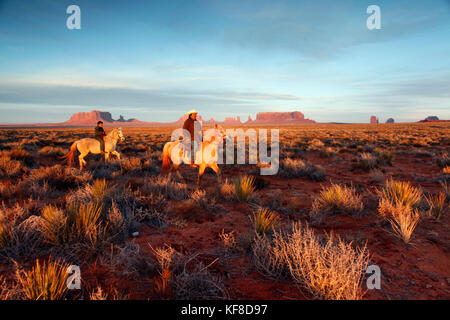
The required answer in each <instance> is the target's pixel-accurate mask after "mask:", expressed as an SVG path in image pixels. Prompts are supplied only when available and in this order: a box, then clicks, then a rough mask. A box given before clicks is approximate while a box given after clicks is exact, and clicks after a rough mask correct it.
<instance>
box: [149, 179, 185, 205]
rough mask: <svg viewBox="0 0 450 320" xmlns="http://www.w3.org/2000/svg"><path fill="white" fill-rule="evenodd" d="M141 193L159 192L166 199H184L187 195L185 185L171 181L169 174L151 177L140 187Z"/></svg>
mask: <svg viewBox="0 0 450 320" xmlns="http://www.w3.org/2000/svg"><path fill="white" fill-rule="evenodd" d="M141 191H142V193H143V194H150V193H159V194H162V195H164V197H165V198H166V200H178V201H179V200H184V199H186V198H187V197H188V196H189V193H188V190H187V185H186V184H184V183H179V182H175V181H173V180H172V179H171V178H170V177H169V176H165V177H161V176H157V177H151V178H150V179H149V180H148V181H147V182H146V183H145V184H144V186H143V187H142V188H141Z"/></svg>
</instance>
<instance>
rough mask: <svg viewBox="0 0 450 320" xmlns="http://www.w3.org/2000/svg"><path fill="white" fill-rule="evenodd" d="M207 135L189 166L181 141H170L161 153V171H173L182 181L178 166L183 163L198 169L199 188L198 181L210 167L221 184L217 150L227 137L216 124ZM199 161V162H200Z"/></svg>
mask: <svg viewBox="0 0 450 320" xmlns="http://www.w3.org/2000/svg"><path fill="white" fill-rule="evenodd" d="M209 133H210V134H209V135H206V136H205V137H204V140H203V142H202V144H201V146H200V148H198V150H197V152H196V154H195V159H196V161H195V164H192V165H191V161H190V159H189V157H187V155H186V153H185V152H184V149H185V145H184V142H183V141H170V142H167V143H166V144H165V145H164V149H163V153H162V171H163V172H164V173H167V172H169V173H171V172H173V171H175V172H176V173H177V174H178V177H179V178H180V179H181V180H182V179H183V177H182V176H181V174H180V172H179V171H178V167H179V166H180V164H182V163H185V164H189V165H191V166H193V167H199V169H198V179H197V186H200V181H201V179H202V176H203V173H204V172H205V169H206V168H207V167H210V168H211V169H213V170H214V172H215V173H216V174H217V179H218V181H219V183H222V173H221V172H220V169H219V167H218V166H217V160H218V152H217V148H218V146H219V143H220V144H222V143H223V140H224V139H227V135H226V133H225V131H224V130H223V128H222V127H220V128H219V127H218V126H217V124H216V126H215V128H214V129H213V131H209ZM200 159H201V161H200ZM170 162H172V167H171V168H170V171H169V166H170Z"/></svg>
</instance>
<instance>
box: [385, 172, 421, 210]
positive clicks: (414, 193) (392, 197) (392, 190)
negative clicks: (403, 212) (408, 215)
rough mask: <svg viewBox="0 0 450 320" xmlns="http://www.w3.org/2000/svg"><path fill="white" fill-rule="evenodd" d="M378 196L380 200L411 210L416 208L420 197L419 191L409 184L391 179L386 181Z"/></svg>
mask: <svg viewBox="0 0 450 320" xmlns="http://www.w3.org/2000/svg"><path fill="white" fill-rule="evenodd" d="M379 194H380V198H384V199H387V200H389V201H390V202H391V203H393V204H394V203H400V204H401V205H403V206H410V207H411V208H417V206H418V205H419V203H420V200H421V197H422V192H421V191H420V189H418V188H416V187H413V186H412V185H411V184H410V183H409V182H404V181H395V180H392V179H390V180H387V181H386V184H385V186H384V187H383V189H382V190H381V191H380V192H379Z"/></svg>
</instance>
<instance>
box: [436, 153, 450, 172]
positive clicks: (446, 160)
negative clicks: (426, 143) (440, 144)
mask: <svg viewBox="0 0 450 320" xmlns="http://www.w3.org/2000/svg"><path fill="white" fill-rule="evenodd" d="M436 162H437V164H438V166H439V168H441V169H443V168H445V167H447V166H450V157H449V156H448V153H443V154H442V155H441V156H440V157H438V158H436Z"/></svg>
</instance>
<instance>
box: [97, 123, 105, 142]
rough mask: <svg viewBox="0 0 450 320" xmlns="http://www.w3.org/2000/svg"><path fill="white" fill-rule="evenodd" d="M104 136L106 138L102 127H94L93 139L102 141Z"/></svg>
mask: <svg viewBox="0 0 450 320" xmlns="http://www.w3.org/2000/svg"><path fill="white" fill-rule="evenodd" d="M104 136H106V133H105V130H103V128H102V127H99V126H96V127H95V139H100V140H102V139H103V137H104Z"/></svg>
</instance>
